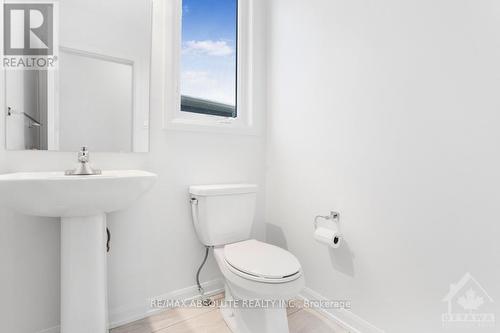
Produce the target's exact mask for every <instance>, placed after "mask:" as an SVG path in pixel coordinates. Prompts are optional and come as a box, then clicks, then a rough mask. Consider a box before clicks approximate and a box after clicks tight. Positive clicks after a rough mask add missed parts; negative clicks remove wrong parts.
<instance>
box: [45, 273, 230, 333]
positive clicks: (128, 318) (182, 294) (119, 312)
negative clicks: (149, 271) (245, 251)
mask: <svg viewBox="0 0 500 333" xmlns="http://www.w3.org/2000/svg"><path fill="white" fill-rule="evenodd" d="M202 287H203V289H204V290H205V294H207V295H213V294H217V293H220V292H222V291H224V283H223V282H222V280H220V279H216V280H212V281H208V282H204V283H202ZM198 295H199V294H198V287H197V286H196V285H194V286H190V287H187V288H183V289H179V290H175V291H172V292H169V293H165V294H163V295H158V296H154V297H151V298H150V299H147V300H145V301H144V302H142V303H141V304H133V305H128V306H122V307H119V308H116V309H111V310H110V312H109V328H115V327H118V326H122V325H126V324H129V323H131V322H134V321H136V320H140V319H144V318H146V317H149V316H152V315H154V314H156V313H159V312H162V311H164V309H154V308H151V300H153V299H166V300H189V299H193V298H195V297H198ZM44 333H45V332H44ZM51 333H52V332H51Z"/></svg>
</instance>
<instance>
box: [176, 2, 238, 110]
mask: <svg viewBox="0 0 500 333" xmlns="http://www.w3.org/2000/svg"><path fill="white" fill-rule="evenodd" d="M236 7H237V0H183V14H182V64H181V93H182V94H183V95H189V96H193V97H200V98H205V99H210V100H214V101H218V102H223V103H227V104H231V105H234V104H235V101H236V91H235V90H236V77H235V69H236V68H235V67H236V15H237V14H236V12H237V8H236Z"/></svg>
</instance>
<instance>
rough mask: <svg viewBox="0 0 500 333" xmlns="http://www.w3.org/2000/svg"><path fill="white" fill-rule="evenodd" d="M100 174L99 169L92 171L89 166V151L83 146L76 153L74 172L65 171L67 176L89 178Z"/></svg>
mask: <svg viewBox="0 0 500 333" xmlns="http://www.w3.org/2000/svg"><path fill="white" fill-rule="evenodd" d="M101 173H102V172H101V170H99V169H93V168H92V167H91V166H90V155H89V149H88V148H87V147H86V146H83V147H82V149H81V150H80V151H79V152H78V166H77V167H76V169H74V170H67V171H66V175H67V176H90V175H100V174H101Z"/></svg>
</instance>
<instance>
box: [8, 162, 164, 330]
mask: <svg viewBox="0 0 500 333" xmlns="http://www.w3.org/2000/svg"><path fill="white" fill-rule="evenodd" d="M156 178H157V176H156V175H155V174H152V173H149V172H145V171H130V170H129V171H104V172H103V173H102V174H101V175H96V176H65V175H64V173H63V172H39V173H38V172H34V173H13V174H6V175H0V205H3V206H5V207H7V208H11V209H13V210H15V211H17V212H19V213H22V214H27V215H35V216H46V217H60V218H61V333H104V332H107V324H108V323H107V321H108V309H107V285H106V279H107V277H106V275H107V274H106V239H107V237H106V214H107V213H110V212H114V211H117V210H121V209H124V208H126V207H128V206H129V205H130V204H131V203H132V202H133V201H135V200H136V199H138V198H139V197H140V196H141V195H142V194H144V193H145V192H146V191H148V190H149V189H150V188H151V186H152V185H153V183H154V182H155V180H156Z"/></svg>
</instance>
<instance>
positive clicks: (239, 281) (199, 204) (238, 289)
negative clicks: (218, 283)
mask: <svg viewBox="0 0 500 333" xmlns="http://www.w3.org/2000/svg"><path fill="white" fill-rule="evenodd" d="M189 192H190V195H191V208H192V215H193V222H194V226H195V229H196V232H197V234H198V238H199V239H200V241H201V242H202V243H203V244H204V245H205V246H212V247H214V256H215V259H216V262H217V264H218V266H219V269H220V270H221V272H222V275H223V277H224V285H225V292H226V295H225V300H226V302H225V305H224V306H223V307H222V308H221V312H222V315H223V317H224V320H225V321H226V323H227V325H228V326H229V328H230V329H231V330H232V331H233V333H256V332H258V333H287V332H289V330H288V321H287V316H286V305H287V301H288V300H291V299H293V298H294V297H296V296H297V295H298V293H299V292H300V291H301V289H302V288H303V287H304V277H303V274H302V268H301V265H300V262H299V261H298V260H297V258H296V257H295V256H294V255H293V254H291V253H290V252H288V251H286V250H284V249H282V248H279V247H277V246H274V245H271V244H267V243H264V242H260V241H257V240H255V239H251V238H250V234H251V225H252V223H253V217H254V211H255V199H256V192H257V186H255V185H246V184H244V185H208V186H206V185H205V186H191V187H190V189H189Z"/></svg>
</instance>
